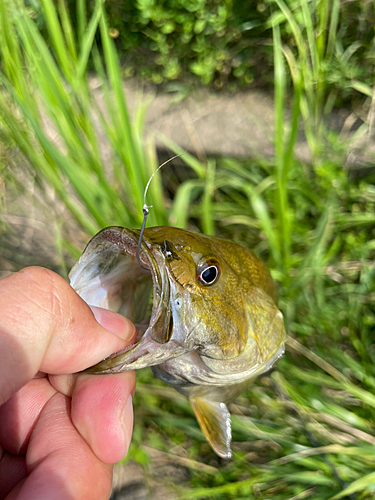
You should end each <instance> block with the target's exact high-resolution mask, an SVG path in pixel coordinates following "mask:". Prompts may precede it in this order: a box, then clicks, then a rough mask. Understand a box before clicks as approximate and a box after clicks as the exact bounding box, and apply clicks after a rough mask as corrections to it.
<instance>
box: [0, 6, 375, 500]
mask: <svg viewBox="0 0 375 500" xmlns="http://www.w3.org/2000/svg"><path fill="white" fill-rule="evenodd" d="M39 5H40V13H39V16H42V18H43V22H40V19H41V17H39V18H37V19H36V21H35V20H34V19H33V18H32V16H30V9H26V8H25V6H24V3H23V1H22V0H16V1H12V2H11V1H6V0H0V26H1V30H0V50H1V57H2V72H1V76H0V78H1V85H2V92H1V93H0V123H1V139H2V141H3V142H4V144H6V145H7V147H8V148H9V147H12V148H18V149H19V150H20V151H21V153H22V155H23V156H24V157H25V158H27V160H28V161H29V164H28V167H27V168H28V169H30V171H31V172H32V173H33V175H34V176H35V178H36V179H37V182H38V183H39V184H40V185H41V186H52V187H53V189H54V190H55V192H56V194H57V196H58V197H59V198H60V200H61V202H62V203H63V204H64V205H65V206H66V207H67V209H68V210H69V211H70V213H71V215H72V217H73V218H74V219H75V224H77V226H78V227H80V228H81V229H82V230H83V231H85V232H86V233H87V237H89V236H90V235H92V234H94V233H95V232H96V231H97V230H98V229H99V228H101V227H104V226H107V225H111V224H120V225H125V226H130V227H135V226H138V227H139V225H140V223H141V218H142V212H141V208H142V205H143V189H144V186H145V184H146V182H147V180H148V178H149V176H150V174H151V173H152V172H153V171H154V170H155V169H156V167H157V164H158V161H157V157H156V153H155V150H154V147H153V145H152V143H150V142H145V140H144V138H143V120H144V115H145V113H146V106H141V107H138V108H137V110H136V112H135V115H134V117H133V119H131V118H130V117H129V112H128V108H127V105H126V99H125V95H124V92H123V86H122V78H121V66H120V62H119V57H118V54H117V52H116V50H115V45H114V41H113V39H112V38H111V37H110V35H109V25H108V22H107V20H106V17H105V15H104V10H103V3H102V2H101V1H100V0H98V1H97V2H96V4H95V8H94V11H93V13H92V15H91V17H89V18H87V17H86V10H85V2H84V0H77V9H76V10H77V13H78V16H79V17H78V21H77V23H76V24H77V31H75V30H74V28H73V24H72V21H71V19H70V17H69V11H68V10H67V8H66V7H65V3H64V2H63V1H62V0H59V1H58V2H57V7H56V6H55V3H54V2H53V1H52V0H41V1H40V4H39ZM143 5H145V4H143ZM152 5H153V4H152ZM152 5H151V6H152ZM204 5H205V4H204V3H202V5H201V7H200V8H202V9H203V8H204ZM366 5H367V4H366ZM331 7H332V8H329V4H328V2H320V3H319V4H317V6H316V7H315V6H314V4H313V3H307V2H304V1H303V0H301V1H300V2H298V5H297V4H293V6H292V7H291V6H290V5H289V4H287V3H285V2H284V1H283V0H277V1H276V2H275V4H274V8H273V9H274V10H273V17H272V18H271V20H270V22H271V26H272V33H273V34H272V38H273V43H272V50H273V58H274V71H275V77H274V85H275V157H274V160H273V161H269V160H266V159H264V158H256V159H252V160H241V161H239V160H235V159H230V158H219V159H209V160H208V161H207V162H201V161H198V160H197V159H196V158H194V157H193V156H191V155H189V154H188V153H185V152H183V151H181V150H180V149H179V147H178V146H176V145H175V144H172V143H171V142H170V141H168V139H166V145H167V146H169V148H170V149H171V150H172V151H173V152H174V153H176V154H180V153H184V154H183V156H182V157H181V159H180V160H181V161H183V163H184V164H185V170H182V169H178V168H173V169H170V170H168V172H169V181H166V185H167V189H164V190H163V185H162V178H161V177H160V175H159V176H156V177H155V179H154V180H153V183H152V184H151V187H150V191H149V195H148V199H147V202H148V203H149V204H150V205H153V207H154V208H153V209H152V210H151V213H150V221H149V222H150V224H152V225H154V224H168V223H169V224H173V225H176V226H179V227H188V228H191V229H200V230H202V231H204V232H205V233H207V234H218V235H222V236H224V237H225V236H227V237H230V238H232V239H234V240H236V241H239V242H242V243H244V244H246V245H247V246H249V247H251V248H253V249H254V250H255V252H256V253H257V254H258V255H260V256H261V257H262V259H263V260H264V261H265V262H267V263H268V265H269V267H270V268H271V271H272V273H273V275H274V277H275V278H276V279H277V280H278V281H279V282H280V307H281V309H282V310H283V313H284V316H285V320H286V326H287V331H288V333H289V336H290V339H289V342H288V349H287V353H286V355H285V356H284V357H283V358H282V359H281V360H280V362H279V363H278V365H277V368H276V370H274V371H273V372H271V373H269V374H266V375H264V376H262V377H261V378H260V380H257V381H255V382H254V384H253V385H252V386H251V387H250V388H249V389H248V390H247V391H246V392H245V393H244V394H243V395H242V396H241V397H240V398H239V399H238V401H237V402H236V403H234V404H233V405H232V406H231V410H232V412H233V414H234V417H233V439H234V443H233V449H234V458H233V460H231V461H230V462H225V461H222V460H220V459H218V458H217V457H216V456H215V455H214V454H213V452H212V450H211V449H210V447H209V445H208V444H207V443H206V442H205V441H204V438H203V436H202V434H201V433H200V431H199V429H198V426H197V423H196V421H195V419H194V417H193V414H192V411H191V409H190V407H189V405H188V402H187V401H186V400H185V399H183V398H182V397H179V396H178V395H177V394H176V393H175V392H173V391H172V390H171V389H170V388H168V387H165V386H164V385H162V383H161V382H159V381H157V380H155V379H153V377H152V375H151V373H150V372H149V371H147V370H146V371H141V372H140V373H139V375H138V380H139V383H138V390H137V395H136V399H135V404H136V418H135V422H136V425H135V431H134V439H133V443H132V445H131V449H130V453H129V457H128V459H127V460H135V461H137V462H138V463H140V464H142V465H143V467H144V468H145V470H146V471H148V473H150V474H151V473H152V460H150V449H152V450H155V449H156V450H157V453H159V454H162V456H163V457H164V458H167V459H168V460H169V461H170V462H171V463H173V464H180V465H181V466H183V467H184V468H187V470H188V471H189V480H187V481H186V484H183V485H181V484H178V485H177V484H170V485H169V487H170V488H171V489H172V490H174V491H175V498H176V499H177V498H178V499H181V500H182V499H206V498H217V499H240V498H244V499H252V498H254V499H264V500H265V499H267V498H270V497H272V498H273V499H274V500H279V499H280V500H287V499H291V498H294V499H296V500H297V499H302V498H313V499H314V500H326V499H327V500H328V499H336V498H337V499H339V498H361V499H370V498H374V494H375V486H374V485H375V477H374V467H375V447H374V444H375V423H374V422H375V396H374V388H375V368H374V367H375V349H374V335H373V334H374V331H375V265H374V260H375V259H374V256H375V215H374V213H375V212H374V208H375V188H374V186H373V185H372V184H370V183H369V182H367V181H366V180H361V181H358V180H357V181H354V180H351V179H350V178H349V174H348V172H347V171H346V170H345V169H343V164H344V162H345V154H346V149H345V147H344V144H343V143H342V141H341V139H340V138H339V137H338V136H337V135H335V134H333V133H332V132H330V133H329V132H328V131H327V129H326V124H325V115H326V114H327V111H329V109H330V106H331V104H330V103H331V102H332V95H331V92H332V89H331V87H330V85H329V81H328V80H327V70H326V68H327V67H329V66H330V64H332V61H333V59H334V57H336V56H334V54H335V51H334V47H337V45H338V44H340V40H341V39H340V36H341V32H340V30H342V29H343V27H342V24H340V22H342V20H341V21H340V22H339V21H338V19H340V15H341V14H340V12H341V11H340V9H341V6H340V5H339V2H338V1H335V2H333V3H332V6H331ZM344 8H345V7H344ZM150 9H151V7H150ZM369 9H370V7H369ZM361 12H363V11H361ZM344 14H345V11H344ZM36 22H38V23H39V24H40V27H41V29H42V30H45V32H46V33H47V34H46V33H45V34H44V36H42V35H41V33H40V30H39V29H38V27H37V24H36ZM319 26H320V27H321V29H320V30H319V29H317V27H319ZM285 33H287V35H288V36H285ZM322 33H324V36H323V35H322ZM352 43H354V42H352ZM98 47H101V50H102V53H101V51H100V50H99V48H98ZM362 57H363V53H362ZM89 61H91V64H92V65H93V67H94V68H95V71H96V73H97V75H98V78H100V81H101V85H102V88H103V90H104V94H105V105H106V109H105V110H103V109H101V108H99V106H98V105H97V103H96V101H95V99H94V94H93V91H92V89H91V88H90V79H89V77H88V74H87V66H88V63H89ZM349 61H350V58H347V62H348V64H350V63H349ZM359 76H360V75H359ZM359 76H358V78H359ZM288 82H291V84H292V86H289V84H288ZM356 82H357V83H356V88H357V90H358V89H362V90H363V94H364V95H366V94H368V93H372V91H371V89H369V88H368V87H367V86H366V84H365V83H364V81H362V80H360V79H358V80H356ZM352 83H353V82H352V80H351V84H352ZM352 87H353V85H352ZM290 92H291V93H292V98H293V99H292V101H293V102H292V112H291V120H290V126H289V127H286V126H285V123H286V120H285V117H286V112H287V109H288V106H287V104H288V102H289V100H288V96H289V93H290ZM98 124H99V125H100V133H99V130H98ZM300 127H303V130H304V131H305V133H306V137H307V139H308V143H309V146H310V149H311V153H312V163H311V164H310V165H306V164H302V163H300V162H298V161H296V160H295V157H294V145H295V140H296V137H297V134H298V133H299V130H300ZM361 132H362V133H363V134H365V133H367V130H366V125H364V126H363V128H362V131H361ZM103 136H104V142H105V143H106V144H108V145H109V146H110V151H111V159H110V165H108V160H107V161H105V160H104V156H103V150H102V146H103V145H102V141H103ZM3 161H4V160H3ZM25 168H26V167H25ZM186 169H187V172H186ZM4 172H5V173H4ZM2 174H3V177H4V178H5V181H6V182H8V176H9V175H10V174H11V172H8V171H7V169H6V168H3V170H2ZM176 186H177V187H176ZM63 234H64V233H63ZM58 245H61V247H62V249H63V251H64V252H65V254H68V253H69V254H70V255H74V256H76V255H77V249H76V248H74V247H72V244H71V242H70V241H68V240H67V239H64V238H63V239H62V240H61V241H60V240H59V242H58ZM165 481H166V479H165V478H164V482H165Z"/></svg>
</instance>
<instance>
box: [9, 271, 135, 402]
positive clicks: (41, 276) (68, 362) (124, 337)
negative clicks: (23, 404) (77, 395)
mask: <svg viewBox="0 0 375 500" xmlns="http://www.w3.org/2000/svg"><path fill="white" fill-rule="evenodd" d="M0 309H1V311H2V314H1V319H0V338H1V342H2V346H1V350H0V404H1V403H2V402H3V401H5V400H6V399H7V398H8V397H9V396H10V395H11V394H12V393H14V392H16V391H17V390H18V389H19V388H20V387H21V386H22V385H24V384H25V383H27V382H28V381H29V380H31V379H32V378H33V377H34V375H35V374H36V373H37V371H38V370H41V371H44V372H47V373H72V372H77V371H80V370H82V369H84V368H87V367H88V366H91V365H93V364H95V363H97V362H98V361H100V360H101V359H103V358H104V357H106V356H108V355H109V354H111V353H113V352H115V351H118V350H120V349H122V348H124V347H125V346H126V345H127V343H129V341H130V340H131V339H132V338H133V336H134V334H135V327H134V325H133V324H132V323H131V322H130V321H129V320H127V319H125V318H122V317H121V316H119V315H117V314H115V313H111V312H109V311H106V312H105V313H104V312H103V313H102V312H100V313H99V314H100V315H101V320H102V321H103V322H104V323H106V324H107V325H108V326H109V325H110V324H111V325H112V326H113V327H114V328H115V329H116V335H114V334H113V333H111V332H109V331H108V330H106V329H105V328H103V327H102V326H100V325H99V323H98V322H97V321H96V320H95V317H94V314H93V312H92V311H91V310H90V308H89V307H88V306H87V304H86V303H85V302H84V301H83V300H82V299H81V298H80V297H79V296H78V295H77V294H76V293H75V292H74V290H73V289H72V288H71V287H70V286H69V284H68V283H66V281H64V280H63V279H62V278H61V277H60V276H58V275H57V274H55V273H53V272H52V271H49V270H47V269H43V268H26V269H24V270H23V271H21V272H19V273H15V274H13V275H11V276H8V277H6V278H3V279H2V280H1V281H0ZM111 315H112V320H110V319H109V317H110V316H111ZM113 315H114V316H115V317H116V319H115V320H113ZM103 318H105V319H103ZM120 337H121V338H120Z"/></svg>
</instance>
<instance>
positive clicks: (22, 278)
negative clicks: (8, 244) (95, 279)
mask: <svg viewBox="0 0 375 500" xmlns="http://www.w3.org/2000/svg"><path fill="white" fill-rule="evenodd" d="M135 336H136V330H135V327H134V325H133V324H132V323H131V322H130V321H129V320H127V319H126V318H124V317H122V316H120V315H118V314H115V313H111V312H109V311H106V310H104V309H100V308H92V309H90V308H89V307H88V306H87V304H86V303H85V302H84V301H83V300H82V299H81V298H80V297H79V296H78V295H77V294H76V293H75V292H74V290H73V289H72V288H71V287H70V286H69V285H68V283H66V282H65V281H64V280H63V279H62V278H61V277H59V276H58V275H57V274H55V273H53V272H51V271H48V270H46V269H42V268H36V267H34V268H26V269H24V270H23V271H21V272H19V273H15V274H13V275H11V276H8V277H6V278H3V279H2V280H0V499H4V498H6V499H7V500H14V499H17V500H23V499H27V500H37V499H38V500H44V499H51V498H53V499H54V500H75V499H77V500H78V499H79V500H86V499H90V500H96V499H97V500H104V499H108V497H109V495H110V491H111V481H112V465H111V464H113V463H115V462H118V461H119V460H121V459H122V458H124V456H125V455H126V454H127V451H128V448H129V444H130V438H131V433H132V427H133V409H132V396H133V394H134V389H135V376H134V372H123V373H119V374H116V375H109V376H101V375H88V374H87V375H85V374H80V375H71V374H72V373H76V372H79V371H80V370H83V369H85V368H87V367H89V366H91V365H94V364H96V363H98V362H99V361H100V360H102V359H103V358H105V357H106V356H108V355H109V354H111V353H113V352H115V351H118V350H120V349H124V348H125V347H126V346H128V345H129V344H131V343H133V342H134V340H135Z"/></svg>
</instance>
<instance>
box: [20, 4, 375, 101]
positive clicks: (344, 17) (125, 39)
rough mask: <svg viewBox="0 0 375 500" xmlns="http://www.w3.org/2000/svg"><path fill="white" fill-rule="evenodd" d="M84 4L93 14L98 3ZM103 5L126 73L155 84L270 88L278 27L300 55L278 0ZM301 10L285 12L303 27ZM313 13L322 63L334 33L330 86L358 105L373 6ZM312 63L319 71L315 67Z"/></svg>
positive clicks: (373, 47)
mask: <svg viewBox="0 0 375 500" xmlns="http://www.w3.org/2000/svg"><path fill="white" fill-rule="evenodd" d="M68 3H69V5H70V10H71V12H72V16H73V20H74V21H75V22H76V25H77V27H79V26H80V20H79V15H80V12H81V11H79V10H78V11H77V10H76V9H75V0H69V2H68ZM29 4H30V9H32V12H33V16H35V17H36V19H37V21H38V22H39V24H40V25H41V26H45V23H44V20H43V19H44V17H43V10H42V8H41V2H40V0H29ZM87 4H88V10H90V9H93V6H94V4H95V2H94V1H93V0H91V1H90V2H87ZM105 5H106V7H105V8H106V11H107V14H108V18H109V21H108V22H109V26H110V28H111V30H110V33H111V36H112V37H113V38H114V40H115V42H116V46H117V48H118V51H119V53H120V54H121V57H122V58H123V61H124V71H125V74H126V75H128V76H131V75H133V74H136V75H137V76H140V77H142V78H147V79H149V80H151V81H153V82H154V83H161V82H175V83H177V85H176V84H175V85H172V86H171V88H174V89H176V88H178V87H181V84H182V86H184V85H185V84H186V81H187V80H190V81H195V80H199V81H200V82H201V83H203V84H212V85H213V86H214V87H215V88H217V89H221V88H225V89H227V88H228V87H229V88H237V87H244V86H245V87H246V86H248V85H249V84H251V83H253V82H254V83H255V84H256V85H270V84H272V81H273V53H272V25H273V23H274V21H275V20H277V23H278V24H279V25H280V31H281V37H282V39H284V40H285V41H286V42H287V43H288V46H289V47H290V49H291V50H292V51H293V52H294V49H295V48H296V45H295V41H296V40H295V33H294V32H293V30H294V28H293V25H292V24H290V22H289V20H288V16H287V15H286V13H285V9H281V10H280V2H277V0H262V1H258V0H256V1H255V0H249V1H246V2H243V1H242V0H225V1H224V2H219V1H215V0H199V1H191V0H178V1H176V0H164V1H163V2H161V1H156V0H138V1H137V2H134V1H133V0H121V1H119V0H107V2H106V4H105ZM304 5H308V2H302V1H301V0H285V7H286V8H287V9H288V10H289V11H290V12H291V13H292V14H293V18H294V19H296V20H297V21H301V23H302V24H305V22H306V21H307V19H305V17H304V16H305V15H306V8H304V7H303V6H304ZM339 6H340V16H338V7H339ZM316 9H317V11H318V13H319V15H318V17H317V18H315V17H314V16H313V18H312V19H310V21H309V22H310V28H309V29H310V33H312V31H311V28H313V29H314V31H315V33H316V34H317V45H318V47H317V52H318V54H317V55H318V57H321V56H322V53H321V51H322V49H323V47H324V46H325V41H324V39H325V36H326V33H327V23H328V22H331V28H333V29H331V30H330V33H331V37H330V40H329V46H328V47H327V50H328V52H329V53H330V57H329V58H326V60H325V63H326V64H325V65H323V66H322V67H321V68H320V70H321V72H323V73H324V82H325V86H327V87H329V88H330V89H331V90H332V91H333V94H332V97H335V98H336V99H337V102H338V103H342V102H343V101H344V102H349V101H350V100H356V99H357V93H356V91H354V90H353V83H354V84H355V82H357V81H358V82H361V83H365V84H366V85H368V86H370V87H371V86H372V85H374V82H375V80H374V78H375V73H374V62H375V43H374V35H375V32H374V26H375V7H374V3H373V2H372V0H358V1H356V2H335V1H331V2H329V1H327V0H323V1H321V2H317V4H316ZM76 12H77V15H78V18H76ZM289 19H290V18H289ZM333 33H334V34H335V36H334V37H332V34H333ZM304 34H306V35H307V33H304ZM309 43H311V38H310V41H309ZM297 48H300V46H299V45H298V44H297ZM312 62H313V64H314V65H316V62H317V61H316V60H314V61H312ZM179 83H180V85H178V84H179Z"/></svg>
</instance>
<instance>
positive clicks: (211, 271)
mask: <svg viewBox="0 0 375 500" xmlns="http://www.w3.org/2000/svg"><path fill="white" fill-rule="evenodd" d="M216 276H217V269H216V267H215V266H210V267H208V268H207V269H206V270H205V271H203V273H202V280H203V281H204V282H205V283H208V284H210V283H212V282H213V281H215V279H216Z"/></svg>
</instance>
